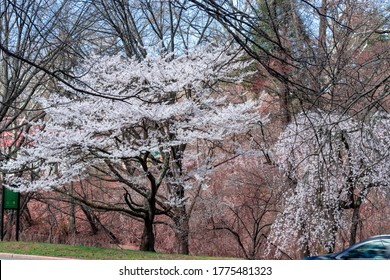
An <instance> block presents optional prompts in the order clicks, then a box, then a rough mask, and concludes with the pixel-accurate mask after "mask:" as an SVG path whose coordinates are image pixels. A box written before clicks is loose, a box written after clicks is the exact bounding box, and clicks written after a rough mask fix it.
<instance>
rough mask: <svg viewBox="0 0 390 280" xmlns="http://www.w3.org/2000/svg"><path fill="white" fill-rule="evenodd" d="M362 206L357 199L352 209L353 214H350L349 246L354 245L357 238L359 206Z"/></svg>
mask: <svg viewBox="0 0 390 280" xmlns="http://www.w3.org/2000/svg"><path fill="white" fill-rule="evenodd" d="M361 204H362V199H361V197H358V199H357V200H356V202H355V205H354V207H353V213H352V223H351V229H350V236H349V245H350V246H351V245H353V244H355V243H356V238H357V230H358V226H359V222H360V205H361Z"/></svg>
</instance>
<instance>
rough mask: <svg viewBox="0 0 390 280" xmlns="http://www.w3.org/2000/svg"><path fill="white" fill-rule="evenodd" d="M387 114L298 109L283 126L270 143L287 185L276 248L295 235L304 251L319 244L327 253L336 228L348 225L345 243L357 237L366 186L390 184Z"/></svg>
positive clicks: (276, 231) (276, 230) (276, 227)
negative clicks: (363, 115) (366, 115)
mask: <svg viewBox="0 0 390 280" xmlns="http://www.w3.org/2000/svg"><path fill="white" fill-rule="evenodd" d="M389 117H390V116H389V114H388V113H380V112H377V113H376V114H374V115H372V116H371V117H369V120H366V121H362V120H360V121H359V120H354V119H352V118H351V117H350V116H348V115H339V114H336V113H326V112H324V111H312V112H303V113H300V114H299V115H298V116H297V117H296V120H295V122H293V123H291V124H290V125H288V126H287V128H286V129H285V131H284V132H283V133H282V135H281V136H280V138H279V141H278V143H277V144H276V146H275V157H276V158H277V160H278V164H279V166H280V168H281V169H282V170H283V171H284V172H285V174H286V175H287V176H288V178H289V180H290V183H291V185H292V188H290V190H286V206H285V209H284V211H283V213H282V214H281V215H279V217H278V219H277V221H276V223H275V224H274V225H273V237H274V240H277V241H279V242H280V243H279V244H280V246H281V247H284V246H286V245H287V243H288V242H291V239H292V238H296V239H297V240H298V244H299V246H300V247H301V249H303V252H304V254H306V255H307V254H310V253H316V252H315V250H316V248H318V247H316V245H318V243H319V245H320V247H321V248H324V249H325V250H326V251H327V252H332V251H333V250H334V249H335V244H336V238H337V234H338V232H339V230H340V229H347V228H349V231H350V244H353V243H355V242H356V231H357V224H358V222H359V213H360V207H361V205H362V204H363V203H364V202H366V201H367V198H368V195H369V192H370V190H372V189H373V188H376V189H379V190H382V191H383V193H385V191H386V189H387V188H388V187H389V186H390V176H389V173H388V170H389V168H390V165H389V150H390V134H389V129H390V122H389ZM348 210H351V211H352V221H351V220H348V217H350V216H351V215H349V216H348V215H346V213H347V211H348ZM317 253H318V252H317Z"/></svg>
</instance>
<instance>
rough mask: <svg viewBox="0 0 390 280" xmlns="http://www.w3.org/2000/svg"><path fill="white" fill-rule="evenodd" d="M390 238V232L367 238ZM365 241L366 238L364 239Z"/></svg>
mask: <svg viewBox="0 0 390 280" xmlns="http://www.w3.org/2000/svg"><path fill="white" fill-rule="evenodd" d="M388 238H390V234H381V235H375V236H371V237H369V238H367V239H366V240H374V239H388ZM362 241H364V240H362Z"/></svg>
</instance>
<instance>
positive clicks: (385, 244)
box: [305, 235, 390, 260]
mask: <svg viewBox="0 0 390 280" xmlns="http://www.w3.org/2000/svg"><path fill="white" fill-rule="evenodd" d="M305 260H390V235H378V236H373V237H370V238H368V239H366V240H364V241H362V242H359V243H356V244H354V245H352V246H350V247H348V248H347V249H345V250H343V251H341V252H339V253H333V254H327V255H320V256H311V257H307V258H305Z"/></svg>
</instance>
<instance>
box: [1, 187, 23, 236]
mask: <svg viewBox="0 0 390 280" xmlns="http://www.w3.org/2000/svg"><path fill="white" fill-rule="evenodd" d="M1 205H2V206H1V241H3V238H4V210H16V241H19V225H20V223H19V220H20V219H19V216H20V194H19V193H18V192H15V191H13V190H11V189H8V188H6V187H4V186H3V195H2V204H1Z"/></svg>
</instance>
